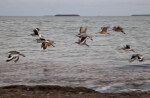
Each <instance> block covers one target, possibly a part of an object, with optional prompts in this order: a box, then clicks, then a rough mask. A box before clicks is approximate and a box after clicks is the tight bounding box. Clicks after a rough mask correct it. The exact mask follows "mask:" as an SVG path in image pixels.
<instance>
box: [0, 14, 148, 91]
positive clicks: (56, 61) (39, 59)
mask: <svg viewBox="0 0 150 98" xmlns="http://www.w3.org/2000/svg"><path fill="white" fill-rule="evenodd" d="M80 26H82V27H84V28H85V27H87V33H88V34H90V35H92V36H93V41H91V40H90V39H87V44H88V45H89V47H87V46H80V45H78V44H75V42H76V41H78V38H77V37H76V35H77V34H78V33H79V28H80ZM102 26H110V28H109V29H108V32H109V33H110V34H99V33H98V32H100V31H101V27H102ZM113 26H121V27H123V28H124V31H125V32H126V34H123V33H120V32H114V31H112V27H113ZM37 27H38V28H40V32H39V33H40V34H42V35H43V36H44V37H45V38H46V39H49V40H53V41H55V47H51V46H50V47H48V48H47V49H46V50H43V49H42V48H41V44H40V43H36V40H35V39H36V37H33V36H30V34H31V33H33V29H35V28H37ZM126 44H129V45H131V48H132V49H134V50H135V52H132V51H124V50H121V48H122V47H123V46H124V45H126ZM13 50H16V51H19V52H21V53H24V54H25V55H26V57H21V56H20V59H19V61H18V62H17V63H14V62H13V61H10V62H6V59H7V57H8V52H9V51H13ZM136 53H139V54H142V55H144V59H145V60H144V62H138V61H134V62H132V63H130V62H129V59H130V58H131V56H132V54H136ZM6 85H60V86H73V87H74V86H84V87H88V88H92V89H94V90H97V91H100V92H120V91H131V90H134V91H137V90H138V91H143V90H149V88H150V17H148V16H126V17H125V16H124V17H123V16H122V17H119V16H118V17H117V16H116V17H102V16H101V17H44V16H43V17H42V16H41V17H35V16H33V17H27V16H26V17H23V16H18V17H15V16H14V17H11V16H5V17H4V16H0V86H6Z"/></svg>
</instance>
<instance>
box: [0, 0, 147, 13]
mask: <svg viewBox="0 0 150 98" xmlns="http://www.w3.org/2000/svg"><path fill="white" fill-rule="evenodd" d="M55 14H79V15H81V16H129V15H132V14H150V0H0V16H43V15H55Z"/></svg>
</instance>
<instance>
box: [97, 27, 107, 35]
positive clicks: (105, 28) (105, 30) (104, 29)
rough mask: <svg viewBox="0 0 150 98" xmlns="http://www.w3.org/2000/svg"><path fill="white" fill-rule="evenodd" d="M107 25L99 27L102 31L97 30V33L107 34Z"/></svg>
mask: <svg viewBox="0 0 150 98" xmlns="http://www.w3.org/2000/svg"><path fill="white" fill-rule="evenodd" d="M108 28H109V27H101V29H102V31H101V32H98V33H101V34H109V33H108V32H107V29H108Z"/></svg>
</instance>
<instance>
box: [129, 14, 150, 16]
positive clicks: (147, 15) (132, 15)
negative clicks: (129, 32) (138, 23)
mask: <svg viewBox="0 0 150 98" xmlns="http://www.w3.org/2000/svg"><path fill="white" fill-rule="evenodd" d="M131 16H150V14H133V15H131Z"/></svg>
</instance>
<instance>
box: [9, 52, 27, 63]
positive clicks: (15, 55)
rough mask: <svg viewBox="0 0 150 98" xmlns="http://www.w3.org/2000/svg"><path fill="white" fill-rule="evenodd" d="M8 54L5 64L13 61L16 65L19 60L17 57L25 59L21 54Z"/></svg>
mask: <svg viewBox="0 0 150 98" xmlns="http://www.w3.org/2000/svg"><path fill="white" fill-rule="evenodd" d="M8 53H9V55H8V59H7V60H6V62H9V61H11V60H14V62H15V63H16V62H17V61H18V60H19V55H21V56H23V57H25V55H24V54H22V53H20V52H18V51H9V52H8Z"/></svg>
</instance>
